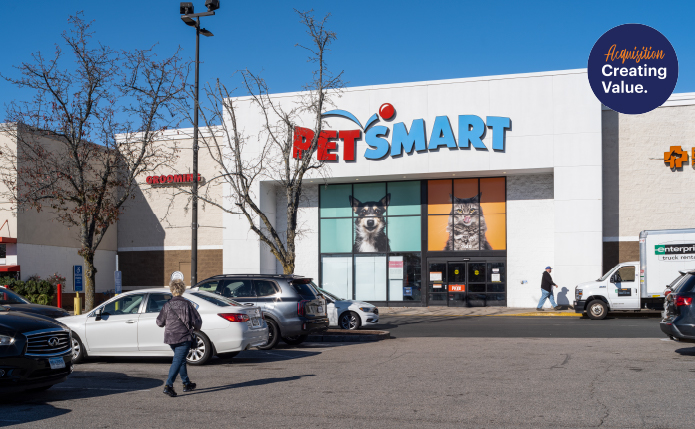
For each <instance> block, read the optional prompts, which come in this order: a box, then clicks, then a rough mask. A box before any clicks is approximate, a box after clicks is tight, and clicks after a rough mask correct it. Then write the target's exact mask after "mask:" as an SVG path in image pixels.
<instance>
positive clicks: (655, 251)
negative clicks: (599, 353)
mask: <svg viewBox="0 0 695 429" xmlns="http://www.w3.org/2000/svg"><path fill="white" fill-rule="evenodd" d="M639 249H640V252H639V253H640V260H639V261H634V262H623V263H620V264H618V265H616V266H615V267H613V268H611V269H610V270H608V272H606V274H604V275H603V277H601V278H600V279H598V280H594V281H590V282H585V283H581V284H579V285H577V286H576V287H575V290H574V296H575V301H574V311H576V312H577V313H586V315H587V316H589V318H591V319H594V320H601V319H604V318H605V317H606V315H607V314H608V312H609V311H625V310H631V311H638V310H640V309H642V308H649V309H653V310H661V309H662V308H663V305H664V290H665V289H666V288H667V287H668V286H669V285H670V284H671V283H672V282H673V280H674V279H675V278H677V277H679V275H680V273H679V271H687V270H692V269H695V229H666V230H659V231H642V232H641V233H640V236H639Z"/></svg>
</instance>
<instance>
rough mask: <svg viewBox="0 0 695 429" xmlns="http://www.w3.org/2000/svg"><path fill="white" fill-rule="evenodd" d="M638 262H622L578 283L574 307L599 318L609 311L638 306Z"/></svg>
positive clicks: (595, 318) (637, 307)
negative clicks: (593, 277) (598, 275)
mask: <svg viewBox="0 0 695 429" xmlns="http://www.w3.org/2000/svg"><path fill="white" fill-rule="evenodd" d="M639 266H640V263H639V261H634V262H623V263H621V264H618V265H616V266H615V267H613V268H611V269H610V270H608V271H607V272H606V274H604V275H603V276H602V277H601V278H599V279H597V280H594V281H590V282H585V283H581V284H579V285H577V286H576V287H575V289H574V297H575V301H574V311H576V312H577V313H584V312H586V314H587V316H588V317H589V318H590V319H594V320H601V319H604V318H605V317H606V315H607V314H608V312H609V311H616V310H617V311H620V310H639V309H640V291H639V287H640V286H639V285H640V269H639Z"/></svg>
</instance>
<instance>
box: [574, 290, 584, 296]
mask: <svg viewBox="0 0 695 429" xmlns="http://www.w3.org/2000/svg"><path fill="white" fill-rule="evenodd" d="M575 290H576V295H577V298H581V297H582V294H583V293H584V292H583V291H582V290H581V289H575Z"/></svg>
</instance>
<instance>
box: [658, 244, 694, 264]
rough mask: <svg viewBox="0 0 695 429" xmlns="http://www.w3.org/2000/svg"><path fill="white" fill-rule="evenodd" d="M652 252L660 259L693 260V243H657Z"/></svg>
mask: <svg viewBox="0 0 695 429" xmlns="http://www.w3.org/2000/svg"><path fill="white" fill-rule="evenodd" d="M654 254H655V255H658V256H659V260H660V261H694V260H695V243H683V244H680V243H679V244H657V245H656V246H654Z"/></svg>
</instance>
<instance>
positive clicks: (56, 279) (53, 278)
mask: <svg viewBox="0 0 695 429" xmlns="http://www.w3.org/2000/svg"><path fill="white" fill-rule="evenodd" d="M46 281H47V282H48V283H50V284H51V286H53V287H54V288H55V287H56V285H57V284H58V283H60V284H62V285H63V286H65V277H63V276H61V275H60V274H58V273H55V274H52V275H50V276H48V278H46Z"/></svg>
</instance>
